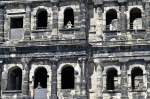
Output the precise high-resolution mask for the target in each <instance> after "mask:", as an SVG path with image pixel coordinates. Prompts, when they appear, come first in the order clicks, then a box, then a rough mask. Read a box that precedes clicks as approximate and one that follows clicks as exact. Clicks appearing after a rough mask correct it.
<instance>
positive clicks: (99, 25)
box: [96, 7, 104, 40]
mask: <svg viewBox="0 0 150 99" xmlns="http://www.w3.org/2000/svg"><path fill="white" fill-rule="evenodd" d="M96 35H97V36H98V37H100V38H98V39H101V40H103V39H104V36H103V10H102V8H101V7H98V8H97V22H96Z"/></svg>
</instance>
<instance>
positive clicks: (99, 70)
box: [94, 59, 103, 99]
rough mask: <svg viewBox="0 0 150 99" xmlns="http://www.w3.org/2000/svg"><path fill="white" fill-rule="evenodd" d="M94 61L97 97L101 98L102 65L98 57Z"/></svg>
mask: <svg viewBox="0 0 150 99" xmlns="http://www.w3.org/2000/svg"><path fill="white" fill-rule="evenodd" d="M94 63H96V65H97V99H103V92H102V90H103V76H102V73H103V71H102V66H101V65H100V61H99V60H98V59H95V60H94Z"/></svg>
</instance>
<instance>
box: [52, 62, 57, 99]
mask: <svg viewBox="0 0 150 99" xmlns="http://www.w3.org/2000/svg"><path fill="white" fill-rule="evenodd" d="M57 62H58V61H57V59H54V60H53V61H52V66H51V68H52V78H51V79H52V80H51V99H58V97H57Z"/></svg>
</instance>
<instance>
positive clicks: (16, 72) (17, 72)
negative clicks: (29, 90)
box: [7, 67, 22, 90]
mask: <svg viewBox="0 0 150 99" xmlns="http://www.w3.org/2000/svg"><path fill="white" fill-rule="evenodd" d="M21 86H22V70H21V69H20V68H19V67H14V68H11V69H10V70H9V71H8V86H7V90H21Z"/></svg>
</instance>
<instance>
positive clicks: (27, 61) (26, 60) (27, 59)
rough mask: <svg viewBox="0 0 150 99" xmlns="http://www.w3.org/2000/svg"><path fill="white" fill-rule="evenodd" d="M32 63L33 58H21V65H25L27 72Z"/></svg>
mask: <svg viewBox="0 0 150 99" xmlns="http://www.w3.org/2000/svg"><path fill="white" fill-rule="evenodd" d="M30 61H31V58H21V63H22V64H23V67H24V69H25V70H28V69H30V66H28V64H29V63H30Z"/></svg>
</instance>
